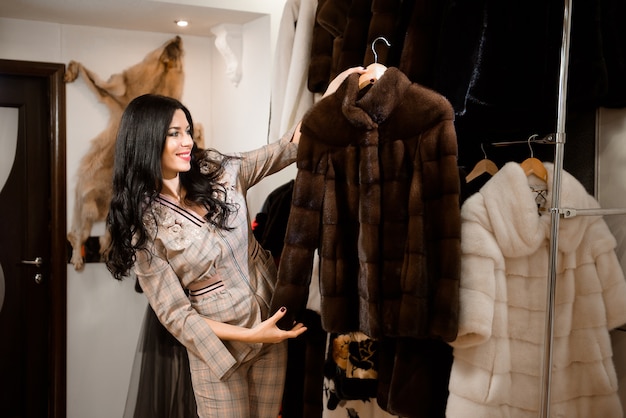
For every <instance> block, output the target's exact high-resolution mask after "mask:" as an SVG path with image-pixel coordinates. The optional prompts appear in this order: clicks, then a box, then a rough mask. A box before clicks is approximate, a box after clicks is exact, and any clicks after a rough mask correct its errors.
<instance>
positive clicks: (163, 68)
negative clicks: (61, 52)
mask: <svg viewBox="0 0 626 418" xmlns="http://www.w3.org/2000/svg"><path fill="white" fill-rule="evenodd" d="M79 75H80V76H81V78H82V80H83V81H84V82H85V83H86V84H87V86H88V87H89V88H90V89H91V90H92V91H93V92H94V94H95V95H96V97H97V99H98V100H99V101H100V102H102V103H104V104H105V105H106V107H107V109H108V110H109V114H110V115H109V116H110V117H109V122H108V124H107V126H106V128H105V129H104V130H103V131H102V132H100V134H98V136H96V137H95V138H93V139H92V140H91V147H90V149H89V150H88V152H87V154H85V156H83V158H82V160H81V162H80V166H79V168H78V173H77V176H76V180H77V181H76V191H75V194H76V195H75V200H74V212H73V216H72V225H71V229H70V232H69V234H68V236H67V238H68V240H69V242H70V244H71V246H72V258H71V263H72V264H73V265H74V268H75V269H76V270H82V269H83V267H84V261H83V255H82V247H83V244H84V243H85V241H86V240H87V238H88V237H89V234H90V232H91V228H92V226H93V223H94V222H98V221H104V220H105V219H106V216H107V213H108V210H109V202H110V200H111V187H112V184H111V181H112V175H113V158H114V151H115V138H116V135H117V129H118V127H119V123H120V119H121V117H122V113H123V112H124V109H125V108H126V105H127V104H128V103H129V102H130V101H131V100H132V99H134V98H135V97H137V96H140V95H142V94H146V93H155V94H161V95H164V96H170V97H174V98H176V99H179V100H180V98H181V95H182V89H183V81H184V73H183V47H182V40H181V38H180V37H178V36H176V37H175V38H174V39H171V40H170V41H168V42H166V43H165V44H163V45H162V46H161V47H159V48H157V49H155V50H154V51H152V52H150V53H149V54H148V55H146V57H145V58H144V59H143V61H141V62H140V63H138V64H136V65H134V66H132V67H130V68H128V69H126V70H124V71H123V72H121V73H119V74H113V75H112V76H111V77H110V78H109V79H108V80H107V81H103V80H101V79H100V78H99V77H98V76H97V75H96V74H95V73H94V72H93V71H90V70H89V69H87V68H85V67H84V66H83V65H82V64H80V63H78V62H76V61H71V62H70V63H69V65H68V68H67V71H66V73H65V82H67V83H71V82H73V81H74V80H76V78H77V77H78V76H79ZM108 243H109V237H108V235H107V234H106V233H105V235H104V236H102V237H100V249H101V250H100V251H101V253H102V252H103V251H105V249H106V248H107V247H108Z"/></svg>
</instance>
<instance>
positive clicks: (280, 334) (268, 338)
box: [250, 308, 306, 343]
mask: <svg viewBox="0 0 626 418" xmlns="http://www.w3.org/2000/svg"><path fill="white" fill-rule="evenodd" d="M285 312H287V310H286V309H285V308H280V309H279V310H278V311H276V313H275V314H274V315H272V316H271V317H269V318H267V319H266V320H265V321H263V322H261V323H260V324H259V325H257V326H256V327H254V328H252V329H250V341H251V342H255V343H279V342H281V341H284V340H286V339H288V338H296V337H298V336H299V335H300V334H302V333H303V332H304V331H306V327H305V326H304V325H303V324H302V323H298V324H295V325H294V326H293V328H291V329H290V330H282V329H280V328H278V327H277V326H276V323H277V322H278V321H279V320H280V318H282V317H283V316H285Z"/></svg>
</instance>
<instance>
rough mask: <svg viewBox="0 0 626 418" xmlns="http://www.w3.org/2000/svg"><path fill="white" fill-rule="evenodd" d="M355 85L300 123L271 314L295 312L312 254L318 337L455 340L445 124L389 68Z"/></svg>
mask: <svg viewBox="0 0 626 418" xmlns="http://www.w3.org/2000/svg"><path fill="white" fill-rule="evenodd" d="M358 79H359V76H358V74H353V75H351V76H349V77H348V78H347V79H346V81H345V82H344V83H343V84H342V85H341V86H340V87H339V89H338V90H337V91H336V93H335V94H333V95H330V96H328V97H327V98H325V99H323V100H321V101H320V102H319V103H318V104H316V105H315V106H314V107H313V108H312V109H311V110H310V111H309V112H308V113H307V114H306V115H305V117H304V119H303V121H302V129H301V131H302V136H301V138H300V144H299V148H298V157H297V167H298V172H297V176H296V181H295V184H294V192H293V198H292V208H291V213H290V216H289V221H288V226H287V233H286V236H285V246H284V249H283V252H282V256H281V263H280V267H279V274H278V283H277V287H276V291H275V294H274V298H273V307H274V309H278V308H279V307H281V306H285V307H287V315H286V316H285V318H286V319H285V320H284V321H283V322H282V324H284V325H285V326H289V325H290V324H291V323H292V321H293V320H294V317H297V316H298V315H299V314H300V313H301V312H302V311H303V309H304V308H305V306H306V301H307V296H308V288H309V283H310V280H311V271H312V262H313V253H314V251H315V250H316V249H318V251H319V254H320V260H321V261H320V263H321V264H320V292H321V316H322V325H323V327H324V329H325V330H326V331H327V332H337V333H346V332H351V331H361V332H363V333H365V334H367V335H369V336H370V337H372V338H381V337H383V336H389V337H413V338H428V337H436V338H440V339H442V340H444V341H452V340H454V338H455V337H456V331H457V315H458V288H459V271H460V265H459V264H460V206H459V188H460V183H459V174H458V168H457V162H456V157H457V156H456V151H457V144H456V134H455V130H454V125H453V112H452V108H451V106H450V104H449V103H448V101H447V100H446V99H445V98H444V97H443V96H441V95H440V94H438V93H436V92H434V91H432V90H429V89H427V88H424V87H422V86H420V85H418V84H415V83H412V82H411V81H410V80H409V79H408V78H407V77H406V76H405V75H404V74H403V73H402V72H401V71H399V70H398V69H397V68H395V67H390V68H388V69H387V71H386V72H385V73H384V74H383V76H382V77H381V78H380V79H379V80H378V81H377V82H376V83H375V84H373V85H372V86H371V87H369V88H366V89H362V90H361V89H359V86H358Z"/></svg>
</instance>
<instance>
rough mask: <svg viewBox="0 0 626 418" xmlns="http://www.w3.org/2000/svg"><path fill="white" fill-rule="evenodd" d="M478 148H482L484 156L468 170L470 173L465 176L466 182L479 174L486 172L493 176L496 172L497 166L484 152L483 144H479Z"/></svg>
mask: <svg viewBox="0 0 626 418" xmlns="http://www.w3.org/2000/svg"><path fill="white" fill-rule="evenodd" d="M480 149H481V150H483V155H484V156H485V158H483V159H482V160H480V161H479V162H477V163H476V165H475V166H474V168H473V169H472V171H470V173H469V174H468V175H467V176H465V182H467V183H469V182H470V181H472V180H474V179H475V178H476V177H478V176H480V175H481V174H484V173H487V174H489V175H491V176H493V175H494V174H496V173H497V172H498V166H497V165H496V163H494V162H493V161H491V160H490V159H489V158H487V153H486V152H485V148H484V147H483V144H480Z"/></svg>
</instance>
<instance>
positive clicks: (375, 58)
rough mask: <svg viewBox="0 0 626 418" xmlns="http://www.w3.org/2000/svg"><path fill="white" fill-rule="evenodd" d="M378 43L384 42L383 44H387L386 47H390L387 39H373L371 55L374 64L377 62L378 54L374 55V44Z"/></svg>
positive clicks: (382, 37)
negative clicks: (372, 55)
mask: <svg viewBox="0 0 626 418" xmlns="http://www.w3.org/2000/svg"><path fill="white" fill-rule="evenodd" d="M378 41H385V44H387V46H388V47H390V46H391V44H390V43H389V41H388V40H387V39H385V37H384V36H379V37H378V38H376V39H374V40H373V41H372V53H373V54H374V62H375V63H377V62H378V54H377V53H376V42H378Z"/></svg>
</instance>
